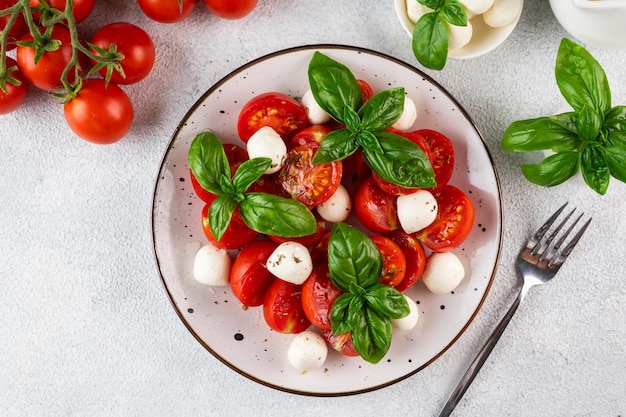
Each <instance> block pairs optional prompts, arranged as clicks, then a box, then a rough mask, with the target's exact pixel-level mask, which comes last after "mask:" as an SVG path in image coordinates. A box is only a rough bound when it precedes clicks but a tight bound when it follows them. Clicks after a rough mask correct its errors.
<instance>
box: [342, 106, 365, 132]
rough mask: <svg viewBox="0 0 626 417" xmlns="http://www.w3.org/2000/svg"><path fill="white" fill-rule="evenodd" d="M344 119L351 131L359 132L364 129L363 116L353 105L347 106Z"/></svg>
mask: <svg viewBox="0 0 626 417" xmlns="http://www.w3.org/2000/svg"><path fill="white" fill-rule="evenodd" d="M343 120H344V123H345V124H346V128H347V129H348V130H349V131H350V132H358V131H360V130H361V129H362V126H361V125H362V123H361V118H360V117H359V114H358V113H357V112H356V111H354V109H353V108H352V107H348V106H346V107H345V109H344V113H343Z"/></svg>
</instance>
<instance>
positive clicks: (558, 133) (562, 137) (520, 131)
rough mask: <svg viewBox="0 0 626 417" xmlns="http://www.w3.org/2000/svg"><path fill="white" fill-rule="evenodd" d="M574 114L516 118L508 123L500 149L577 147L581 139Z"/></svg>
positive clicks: (567, 148) (564, 148)
mask: <svg viewBox="0 0 626 417" xmlns="http://www.w3.org/2000/svg"><path fill="white" fill-rule="evenodd" d="M575 125H576V122H575V114H574V113H564V114H560V115H556V116H551V117H539V118H536V119H528V120H518V121H515V122H513V123H511V124H510V125H509V127H508V128H507V129H506V131H505V132H504V136H503V138H502V143H501V146H502V149H504V150H506V151H511V152H530V151H540V150H546V149H551V150H553V151H554V152H566V151H573V150H575V149H578V147H579V145H580V143H581V139H580V137H579V136H578V134H577V133H576V131H575V130H573V131H572V129H575V128H576V127H575Z"/></svg>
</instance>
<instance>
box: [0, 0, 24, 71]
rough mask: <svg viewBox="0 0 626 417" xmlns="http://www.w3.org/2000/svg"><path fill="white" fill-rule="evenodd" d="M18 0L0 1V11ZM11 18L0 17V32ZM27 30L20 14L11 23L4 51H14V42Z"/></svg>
mask: <svg viewBox="0 0 626 417" xmlns="http://www.w3.org/2000/svg"><path fill="white" fill-rule="evenodd" d="M18 1H19V0H0V10H5V9H8V8H9V7H11V6H13V5H14V4H15V3H17V2H18ZM10 17H11V16H10V15H8V14H6V15H4V16H0V32H2V31H3V30H4V28H5V27H6V25H7V23H8V22H9V18H10ZM27 30H28V25H27V24H26V21H25V20H24V15H23V14H22V13H20V14H19V15H18V16H17V18H16V19H15V21H14V22H13V26H11V30H9V34H8V35H7V45H6V50H7V51H11V50H13V49H15V46H16V45H15V42H16V41H17V40H19V39H20V38H21V37H22V36H23V35H24V34H25V33H26V31H27ZM7 67H9V65H7Z"/></svg>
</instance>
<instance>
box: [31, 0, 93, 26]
mask: <svg viewBox="0 0 626 417" xmlns="http://www.w3.org/2000/svg"><path fill="white" fill-rule="evenodd" d="M46 3H47V4H48V6H50V7H51V8H53V9H57V10H60V11H65V5H66V4H65V3H66V0H46ZM95 4H96V0H72V15H73V16H74V22H75V23H80V22H82V21H83V20H85V19H87V17H89V15H90V14H91V12H92V11H93V7H94V6H95ZM41 6H42V4H41V1H40V0H30V7H41Z"/></svg>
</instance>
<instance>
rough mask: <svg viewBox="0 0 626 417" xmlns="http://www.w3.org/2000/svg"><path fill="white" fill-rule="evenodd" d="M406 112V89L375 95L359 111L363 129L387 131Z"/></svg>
mask: <svg viewBox="0 0 626 417" xmlns="http://www.w3.org/2000/svg"><path fill="white" fill-rule="evenodd" d="M403 110H404V88H392V89H390V90H384V91H381V92H380V93H377V94H374V96H372V98H370V99H369V100H367V101H366V102H365V103H364V104H363V107H361V108H360V109H359V116H360V118H361V120H362V128H363V129H365V130H370V131H373V130H385V129H387V128H389V127H390V126H391V125H393V124H394V123H395V122H397V121H398V119H399V118H400V116H402V111H403Z"/></svg>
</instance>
